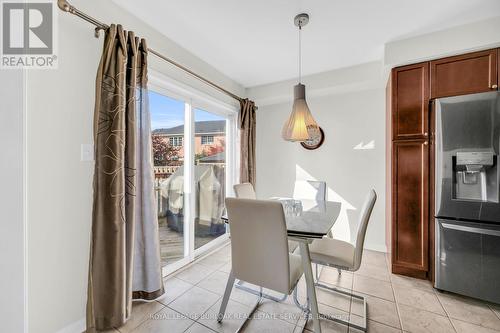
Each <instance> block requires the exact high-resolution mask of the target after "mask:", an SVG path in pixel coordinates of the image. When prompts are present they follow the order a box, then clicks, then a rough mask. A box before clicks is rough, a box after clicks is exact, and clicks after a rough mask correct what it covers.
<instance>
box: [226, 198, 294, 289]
mask: <svg viewBox="0 0 500 333" xmlns="http://www.w3.org/2000/svg"><path fill="white" fill-rule="evenodd" d="M226 208H227V214H228V219H229V227H230V232H231V261H232V272H233V275H234V277H235V278H237V279H240V280H243V281H246V282H249V283H253V284H255V285H258V286H261V287H264V288H268V289H272V290H275V291H277V292H281V293H286V294H288V293H289V292H290V289H291V286H290V266H289V265H290V264H289V257H288V237H287V231H286V223H285V214H284V213H283V206H282V205H281V203H280V202H279V201H271V200H255V199H239V198H226Z"/></svg>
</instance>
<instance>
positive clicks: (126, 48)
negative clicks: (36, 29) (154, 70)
mask: <svg viewBox="0 0 500 333" xmlns="http://www.w3.org/2000/svg"><path fill="white" fill-rule="evenodd" d="M146 89H147V46H146V42H145V40H144V39H142V40H141V39H139V38H137V37H135V36H134V33H133V32H127V31H124V30H123V28H122V27H121V26H120V25H118V26H116V25H111V27H110V28H109V29H108V31H107V32H106V38H105V42H104V50H103V54H102V58H101V62H100V64H99V69H98V72H97V79H96V103H95V112H94V144H95V171H94V206H93V215H92V235H91V244H90V262H89V281H88V298H87V332H95V331H96V330H104V329H108V328H111V327H119V326H121V325H123V324H124V323H125V322H126V321H127V319H128V318H129V316H130V313H131V307H132V299H133V298H134V299H135V298H137V299H146V300H151V299H154V298H157V297H158V296H160V295H162V294H163V292H164V291H163V283H162V276H161V264H160V251H159V239H158V222H157V213H156V205H155V200H154V187H153V182H154V179H153V167H152V154H151V128H150V120H149V110H148V99H147V96H148V95H147V90H146Z"/></svg>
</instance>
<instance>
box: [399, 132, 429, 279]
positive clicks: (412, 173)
mask: <svg viewBox="0 0 500 333" xmlns="http://www.w3.org/2000/svg"><path fill="white" fill-rule="evenodd" d="M392 170H393V172H392V183H393V190H392V202H393V205H392V208H393V211H392V218H393V223H392V226H393V230H392V267H393V272H395V273H402V274H406V275H413V276H416V277H425V275H426V272H427V270H428V260H429V253H428V249H429V247H428V235H429V234H428V228H429V144H428V141H427V140H408V141H399V142H398V141H395V142H393V169H392ZM412 271H413V274H412Z"/></svg>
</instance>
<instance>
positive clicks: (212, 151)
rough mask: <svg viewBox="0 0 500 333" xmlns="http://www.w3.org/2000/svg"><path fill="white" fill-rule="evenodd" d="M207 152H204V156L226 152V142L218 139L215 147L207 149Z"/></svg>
mask: <svg viewBox="0 0 500 333" xmlns="http://www.w3.org/2000/svg"><path fill="white" fill-rule="evenodd" d="M207 150H208V151H207V152H205V151H204V153H206V156H212V155H215V154H218V153H222V152H224V150H226V140H225V139H224V138H221V139H219V140H218V142H217V144H216V145H214V146H210V147H208V149H207Z"/></svg>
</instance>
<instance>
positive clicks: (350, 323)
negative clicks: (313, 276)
mask: <svg viewBox="0 0 500 333" xmlns="http://www.w3.org/2000/svg"><path fill="white" fill-rule="evenodd" d="M315 286H316V287H318V288H322V289H326V290H330V291H333V292H336V293H339V294H342V295H346V296H350V297H352V298H356V299H358V300H361V301H363V316H362V318H363V325H358V324H355V323H352V322H350V321H346V320H343V319H340V318H336V317H332V316H328V315H323V314H321V316H323V317H324V319H327V320H331V321H335V322H337V323H341V324H344V325H347V326H349V327H353V328H355V329H358V330H360V331H363V332H366V330H367V326H366V318H367V317H366V315H367V305H366V298H365V297H363V296H361V295H358V294H354V293H351V292H348V291H344V290H341V289H338V288H335V287H330V286H327V285H324V284H322V283H320V282H318V283H316V284H315Z"/></svg>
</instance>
